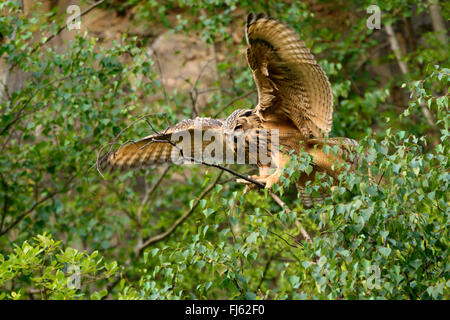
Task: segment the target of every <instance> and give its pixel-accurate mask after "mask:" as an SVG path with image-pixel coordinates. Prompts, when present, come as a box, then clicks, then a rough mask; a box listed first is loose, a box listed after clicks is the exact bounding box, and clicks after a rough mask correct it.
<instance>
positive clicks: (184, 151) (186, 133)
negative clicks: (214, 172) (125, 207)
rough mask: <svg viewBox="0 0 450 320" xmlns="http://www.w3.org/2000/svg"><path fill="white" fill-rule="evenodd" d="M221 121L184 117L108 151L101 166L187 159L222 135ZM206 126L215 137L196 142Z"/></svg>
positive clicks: (184, 160)
mask: <svg viewBox="0 0 450 320" xmlns="http://www.w3.org/2000/svg"><path fill="white" fill-rule="evenodd" d="M222 125H223V121H222V120H219V119H212V118H196V119H193V120H192V119H189V120H183V121H181V122H179V123H178V124H176V125H175V126H173V127H170V128H168V129H166V130H164V131H161V132H159V133H156V134H152V135H150V136H147V137H145V138H142V139H140V140H138V141H133V142H129V143H127V144H125V145H123V146H121V147H120V148H119V149H118V150H116V151H112V152H109V153H108V154H106V155H105V156H103V157H102V159H101V160H100V168H102V169H105V168H121V169H125V168H129V167H137V166H148V165H154V164H162V163H167V162H174V163H185V162H186V161H189V160H192V159H193V158H194V157H195V155H197V154H199V155H203V154H204V152H203V151H204V150H205V148H206V147H207V146H208V145H209V144H211V143H212V142H213V141H215V139H216V138H215V137H219V138H223V134H222ZM206 130H211V131H210V132H212V133H213V134H215V136H214V138H211V139H210V140H209V139H203V138H201V139H199V140H197V141H200V143H194V139H195V136H196V134H199V135H201V136H200V137H203V134H204V132H205V131H206ZM180 137H181V138H180ZM196 149H197V150H196ZM196 159H197V158H196Z"/></svg>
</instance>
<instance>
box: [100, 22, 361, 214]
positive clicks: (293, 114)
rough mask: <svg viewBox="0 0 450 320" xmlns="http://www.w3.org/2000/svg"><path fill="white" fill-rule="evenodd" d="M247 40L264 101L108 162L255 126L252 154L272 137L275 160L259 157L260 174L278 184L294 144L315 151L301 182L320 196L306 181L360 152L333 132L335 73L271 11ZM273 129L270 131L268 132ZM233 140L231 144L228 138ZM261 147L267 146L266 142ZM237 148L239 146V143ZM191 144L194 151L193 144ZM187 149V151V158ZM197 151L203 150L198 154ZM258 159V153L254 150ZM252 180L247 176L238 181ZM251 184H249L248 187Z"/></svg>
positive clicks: (159, 154)
mask: <svg viewBox="0 0 450 320" xmlns="http://www.w3.org/2000/svg"><path fill="white" fill-rule="evenodd" d="M245 37H246V40H247V46H248V47H247V62H248V65H249V67H250V69H251V71H252V73H253V78H254V80H255V83H256V87H257V89H258V104H257V105H256V106H255V107H254V108H252V109H239V110H236V111H234V112H233V113H231V114H230V115H229V117H228V118H227V119H224V120H222V119H212V118H196V119H189V120H183V121H181V122H180V123H178V124H177V125H175V126H173V127H170V128H167V129H166V130H164V131H162V132H159V133H155V134H152V135H150V136H147V137H145V138H143V139H140V140H138V141H135V142H132V143H128V144H125V145H124V146H122V147H120V148H119V149H118V150H116V151H113V152H109V153H108V154H107V155H105V156H104V157H103V158H102V159H101V166H102V167H113V168H114V167H119V168H127V167H135V166H142V165H152V164H162V163H166V162H174V160H173V159H174V157H173V154H174V153H180V150H181V144H178V142H174V141H175V139H173V138H174V135H175V134H177V135H180V134H185V135H188V136H194V135H196V134H197V135H199V136H200V137H202V135H203V134H204V133H205V132H207V131H209V132H213V133H215V140H216V141H217V140H221V139H223V140H224V141H225V140H227V138H228V137H230V136H234V137H235V138H236V136H237V135H239V133H240V132H251V134H247V135H245V138H244V144H245V148H244V153H245V158H246V159H247V160H249V159H250V158H252V154H251V152H250V150H251V146H252V145H255V144H256V145H258V144H259V143H261V141H266V145H268V146H269V148H267V149H268V150H269V151H268V153H269V154H270V156H271V157H272V158H273V157H274V155H275V154H276V159H275V163H276V166H275V168H273V164H271V165H268V164H267V163H266V164H263V163H261V162H260V161H259V160H258V159H257V158H258V157H257V156H256V160H255V161H256V162H255V164H256V165H257V166H258V167H259V175H256V176H251V178H252V179H254V180H257V181H258V182H261V183H263V184H265V186H266V188H270V187H272V185H273V184H275V183H277V182H278V180H279V178H280V175H281V174H282V169H283V167H284V166H285V165H286V163H287V162H288V161H289V159H290V156H289V154H290V151H293V152H295V153H298V152H300V151H301V150H303V151H306V152H308V153H309V154H310V155H311V156H312V159H313V171H312V172H311V173H309V174H306V173H302V174H301V175H300V178H299V179H298V180H297V181H296V185H297V187H298V189H299V192H300V196H301V197H302V199H303V201H304V204H305V205H306V206H310V205H311V204H312V202H313V199H312V198H311V197H309V196H307V195H306V193H305V190H304V187H305V184H306V182H307V181H309V180H313V179H314V175H315V173H316V172H325V173H327V174H329V175H332V176H334V175H336V174H337V173H338V171H339V169H336V168H337V167H339V166H335V164H336V162H339V163H349V164H351V165H354V164H355V162H356V161H357V159H356V157H353V158H354V159H353V160H350V158H351V157H349V154H352V153H353V152H352V151H354V148H355V146H356V145H357V143H356V141H354V140H352V139H348V138H328V137H327V136H328V133H329V132H330V131H331V127H332V116H333V94H332V90H331V86H330V83H329V81H328V78H327V76H326V74H325V72H324V71H323V69H322V68H321V67H320V66H319V65H318V64H317V62H316V60H315V59H314V56H313V55H312V54H311V52H310V51H309V49H308V48H307V47H306V46H305V43H304V42H303V41H301V40H300V38H299V36H298V35H297V34H296V33H295V31H294V30H293V29H292V28H290V27H289V26H287V25H285V24H283V23H281V22H279V21H277V20H275V19H272V18H268V17H266V16H265V15H263V14H259V15H255V14H252V13H251V14H249V15H248V17H247V23H246V26H245ZM271 130H276V132H277V134H278V135H277V139H278V144H277V146H276V148H277V151H279V149H280V147H281V151H280V152H276V153H275V152H273V148H272V152H271V151H270V149H271V148H270V147H273V146H274V144H273V143H271V141H272V140H271V138H270V135H268V136H269V138H268V139H266V140H264V139H260V138H261V137H260V133H261V132H263V131H266V132H267V131H270V132H272V131H271ZM266 136H267V135H266ZM205 140H206V139H203V140H202V143H200V144H198V143H197V144H194V143H189V144H188V145H187V149H188V151H189V153H190V154H191V155H192V154H201V153H202V152H203V151H205V149H206V148H207V147H208V144H209V143H210V142H209V141H205ZM225 145H226V143H225ZM326 145H328V146H337V149H338V150H339V152H338V153H337V154H332V153H330V152H326V150H325V149H326V148H324V146H326ZM258 146H259V145H258ZM231 149H233V150H234V152H235V154H236V146H235V145H234V146H232V147H231ZM183 150H184V151H186V145H184V147H183ZM184 156H185V155H182V157H184ZM194 158H195V157H194ZM253 158H255V157H254V156H253ZM238 181H239V182H243V183H247V188H248V187H250V184H249V183H248V182H247V181H246V180H241V179H240V180H238ZM247 188H246V189H247Z"/></svg>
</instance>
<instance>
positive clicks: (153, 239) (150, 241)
mask: <svg viewBox="0 0 450 320" xmlns="http://www.w3.org/2000/svg"><path fill="white" fill-rule="evenodd" d="M222 173H223V172H220V173H219V175H218V176H217V178H216V179H215V180H214V181H213V183H211V184H210V185H209V186H208V187H207V188H206V189H204V190H203V192H202V193H201V194H200V195H199V196H198V198H197V199H196V200H195V202H194V204H193V205H192V207H191V208H190V209H189V210H188V211H187V212H186V213H185V214H183V215H182V216H181V217H180V218H178V219H177V220H176V221H175V223H174V224H173V225H172V226H171V227H170V228H169V229H167V230H166V231H165V232H163V233H161V234H159V235H157V236H154V237H151V238H150V239H147V240H146V241H144V243H142V244H141V245H139V246H138V247H137V248H136V249H135V252H136V253H137V255H140V254H141V252H142V250H144V249H145V248H147V247H148V246H149V245H151V244H153V243H156V242H159V241H161V240H163V239H165V238H167V237H168V236H169V235H170V234H172V232H174V231H175V230H176V228H177V227H178V226H179V225H180V224H181V223H182V222H183V221H184V220H186V219H187V218H188V217H189V216H190V215H191V214H192V212H194V210H195V209H196V208H197V206H198V205H199V203H200V200H202V199H203V198H204V197H205V196H206V195H207V194H208V193H209V192H210V191H211V190H212V189H213V188H214V187H215V186H216V184H217V182H218V181H219V179H220V177H221V176H222Z"/></svg>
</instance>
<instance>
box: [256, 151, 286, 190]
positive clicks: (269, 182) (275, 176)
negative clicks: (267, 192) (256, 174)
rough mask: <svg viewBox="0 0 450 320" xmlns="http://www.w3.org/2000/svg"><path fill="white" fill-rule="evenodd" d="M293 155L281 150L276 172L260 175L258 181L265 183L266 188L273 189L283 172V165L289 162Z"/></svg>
mask: <svg viewBox="0 0 450 320" xmlns="http://www.w3.org/2000/svg"><path fill="white" fill-rule="evenodd" d="M290 159H291V157H290V156H289V155H287V154H284V153H282V152H279V154H278V161H277V168H276V170H275V172H274V173H272V174H271V175H269V176H266V177H260V178H259V179H257V180H258V181H260V182H262V183H265V185H266V189H271V188H272V186H273V185H274V184H277V183H278V181H279V180H280V176H281V172H282V170H283V167H284V166H285V165H286V164H287V163H288V162H289V160H290Z"/></svg>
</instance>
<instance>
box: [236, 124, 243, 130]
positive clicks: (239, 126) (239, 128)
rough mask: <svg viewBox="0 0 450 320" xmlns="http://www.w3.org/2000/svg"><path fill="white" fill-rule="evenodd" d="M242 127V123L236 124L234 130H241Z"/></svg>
mask: <svg viewBox="0 0 450 320" xmlns="http://www.w3.org/2000/svg"><path fill="white" fill-rule="evenodd" d="M242 130H243V127H242V124H238V125H237V126H236V127H234V131H242Z"/></svg>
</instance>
